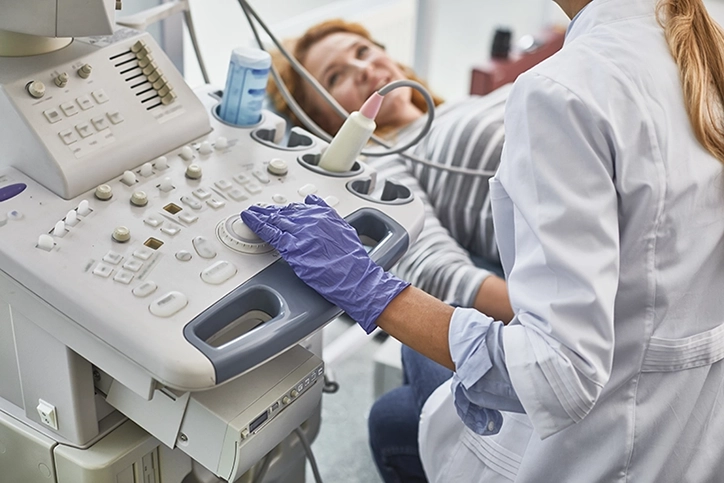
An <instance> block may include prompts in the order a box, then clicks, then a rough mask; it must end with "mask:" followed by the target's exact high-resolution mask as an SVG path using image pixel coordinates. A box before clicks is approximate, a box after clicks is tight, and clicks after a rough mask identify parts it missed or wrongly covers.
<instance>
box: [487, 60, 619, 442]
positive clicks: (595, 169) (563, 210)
mask: <svg viewBox="0 0 724 483" xmlns="http://www.w3.org/2000/svg"><path fill="white" fill-rule="evenodd" d="M589 97H591V96H589ZM599 99H600V96H599ZM599 105H600V102H599V103H598V104H597V103H596V102H594V101H593V100H591V99H588V98H587V99H582V98H581V96H579V95H577V94H576V93H574V92H572V91H571V90H570V89H568V88H566V87H564V86H562V85H561V84H559V83H557V82H555V81H553V80H551V79H549V78H547V77H545V76H543V75H540V74H537V73H534V72H530V73H527V74H524V75H523V76H521V77H520V78H519V79H518V81H517V82H516V85H515V87H514V90H513V93H512V94H511V96H510V98H509V102H508V105H507V108H506V119H505V129H506V144H505V149H504V152H503V158H502V163H501V167H500V169H499V172H498V174H497V178H498V180H499V182H500V184H501V185H502V186H503V188H504V189H505V191H506V192H507V194H508V196H509V197H510V201H511V202H512V211H511V213H512V219H506V220H498V219H496V220H495V223H496V231H499V230H498V228H499V227H498V226H497V225H498V224H499V223H512V224H513V230H512V233H513V238H514V243H513V245H514V246H513V247H510V249H512V250H514V258H513V260H514V262H513V263H512V266H511V267H510V268H509V273H508V290H509V295H510V299H511V303H512V305H513V309H514V311H515V313H516V317H515V319H514V321H513V322H512V323H511V324H510V325H509V326H507V327H505V329H504V332H503V345H504V350H505V363H506V365H507V370H508V374H509V376H510V379H511V381H512V384H513V387H514V389H515V392H516V394H517V395H518V397H519V399H520V402H521V404H522V406H523V408H524V409H525V411H526V413H527V414H528V416H529V417H530V420H531V423H532V424H533V427H534V428H535V430H536V432H537V433H538V435H539V436H540V437H541V438H545V437H547V436H551V435H553V434H555V433H557V432H559V431H561V430H562V429H564V428H566V427H568V426H570V425H572V424H574V423H576V422H578V421H580V420H582V419H583V418H584V417H585V416H586V415H587V414H588V413H589V412H590V411H591V409H592V408H593V407H594V405H595V403H596V400H597V398H598V397H599V395H600V394H601V390H602V388H603V386H604V384H606V382H607V381H608V379H609V377H610V374H611V367H612V362H613V345H614V324H613V316H614V300H615V297H616V291H617V286H618V274H619V232H618V212H617V195H616V189H615V186H614V181H613V177H614V168H613V166H614V162H613V160H614V157H615V155H614V150H613V148H612V147H611V146H615V143H614V142H613V139H612V137H613V134H612V133H613V132H614V131H613V130H612V129H611V128H610V124H609V123H608V122H607V121H606V116H605V115H604V114H603V108H599V107H597V106H599ZM500 228H501V229H502V228H503V227H502V226H500Z"/></svg>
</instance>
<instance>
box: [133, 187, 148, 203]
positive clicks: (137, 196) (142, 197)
mask: <svg viewBox="0 0 724 483" xmlns="http://www.w3.org/2000/svg"><path fill="white" fill-rule="evenodd" d="M131 204H132V205H135V206H146V205H147V204H148V195H146V192H145V191H134V192H133V194H132V195H131Z"/></svg>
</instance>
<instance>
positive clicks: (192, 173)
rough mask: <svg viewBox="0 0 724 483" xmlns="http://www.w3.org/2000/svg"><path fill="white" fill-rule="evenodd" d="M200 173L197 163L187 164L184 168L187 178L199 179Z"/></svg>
mask: <svg viewBox="0 0 724 483" xmlns="http://www.w3.org/2000/svg"><path fill="white" fill-rule="evenodd" d="M202 174H203V173H202V171H201V166H199V165H198V164H189V166H188V168H186V177H187V178H189V179H199V178H200V177H201V175H202Z"/></svg>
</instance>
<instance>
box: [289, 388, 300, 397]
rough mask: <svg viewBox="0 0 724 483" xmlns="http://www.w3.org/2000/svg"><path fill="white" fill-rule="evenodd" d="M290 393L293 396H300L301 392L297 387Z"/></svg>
mask: <svg viewBox="0 0 724 483" xmlns="http://www.w3.org/2000/svg"><path fill="white" fill-rule="evenodd" d="M289 395H290V396H292V397H297V396H299V393H298V392H297V390H296V389H292V392H290V393H289Z"/></svg>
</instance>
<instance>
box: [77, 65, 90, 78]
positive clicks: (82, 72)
mask: <svg viewBox="0 0 724 483" xmlns="http://www.w3.org/2000/svg"><path fill="white" fill-rule="evenodd" d="M91 71H93V67H91V65H90V64H83V66H82V67H81V68H80V69H78V75H79V76H80V77H82V78H83V79H87V78H88V77H89V76H90V75H91Z"/></svg>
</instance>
